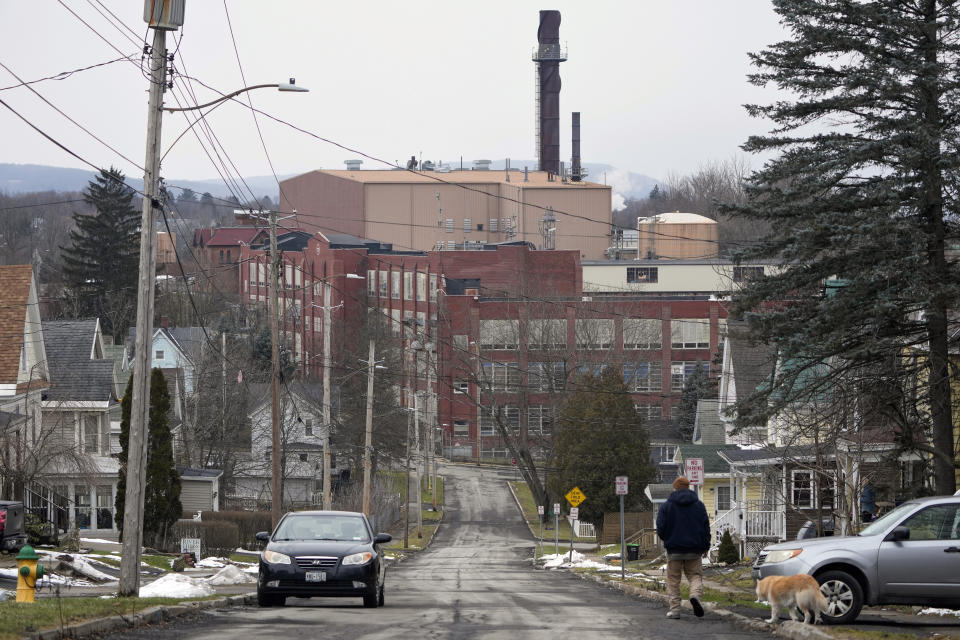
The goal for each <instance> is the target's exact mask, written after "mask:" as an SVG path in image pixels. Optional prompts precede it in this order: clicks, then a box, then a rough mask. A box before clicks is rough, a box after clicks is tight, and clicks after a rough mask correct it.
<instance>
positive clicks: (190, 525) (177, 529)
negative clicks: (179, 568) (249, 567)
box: [173, 520, 240, 557]
mask: <svg viewBox="0 0 960 640" xmlns="http://www.w3.org/2000/svg"><path fill="white" fill-rule="evenodd" d="M173 538H174V540H176V541H179V540H180V539H181V538H200V550H201V552H202V553H204V554H206V555H216V556H228V557H229V555H230V554H231V553H233V551H234V549H236V548H237V546H238V545H239V542H240V534H239V527H237V525H236V524H234V523H232V522H202V521H200V520H178V521H177V523H176V524H175V525H173ZM178 551H179V549H178Z"/></svg>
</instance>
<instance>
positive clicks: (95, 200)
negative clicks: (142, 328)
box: [60, 168, 140, 335]
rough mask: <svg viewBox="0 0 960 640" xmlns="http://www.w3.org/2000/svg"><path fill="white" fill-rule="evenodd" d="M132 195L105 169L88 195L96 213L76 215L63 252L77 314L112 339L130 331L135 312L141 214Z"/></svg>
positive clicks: (121, 180)
mask: <svg viewBox="0 0 960 640" xmlns="http://www.w3.org/2000/svg"><path fill="white" fill-rule="evenodd" d="M133 196H134V192H133V190H132V189H131V188H130V187H128V186H127V185H126V184H125V183H124V178H123V174H122V173H121V172H120V171H119V170H117V169H113V168H111V169H109V170H104V169H101V170H100V175H98V176H96V178H95V179H94V180H92V181H90V184H89V186H88V187H87V191H86V192H85V193H84V196H83V199H84V200H85V201H86V202H87V203H89V204H91V205H93V207H94V208H95V209H96V213H94V214H93V215H84V214H80V213H74V214H73V223H74V226H75V227H76V228H75V229H73V230H71V231H70V243H71V244H70V246H69V247H60V250H61V252H62V254H61V255H62V259H63V272H64V280H65V282H66V284H67V286H68V287H69V289H70V292H71V295H72V296H73V297H75V298H76V303H77V311H78V315H79V316H80V317H93V316H98V317H100V319H101V322H102V324H103V330H104V333H106V334H109V335H121V334H123V333H124V332H126V330H127V327H128V326H129V324H130V322H131V320H132V318H133V315H134V312H135V308H136V300H137V277H138V272H139V261H140V229H139V227H140V213H139V212H138V211H137V210H136V209H135V208H134V206H133Z"/></svg>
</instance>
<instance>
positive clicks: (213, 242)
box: [206, 227, 263, 247]
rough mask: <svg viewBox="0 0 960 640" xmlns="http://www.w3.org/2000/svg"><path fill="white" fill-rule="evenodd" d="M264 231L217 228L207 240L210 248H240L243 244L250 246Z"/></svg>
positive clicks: (251, 228)
mask: <svg viewBox="0 0 960 640" xmlns="http://www.w3.org/2000/svg"><path fill="white" fill-rule="evenodd" d="M262 231H263V229H258V228H256V227H217V228H216V229H214V230H213V235H212V236H210V239H209V240H207V242H206V246H208V247H238V246H240V244H241V243H243V244H250V243H251V242H252V241H253V239H254V238H256V237H257V235H258V234H260V233H261V232H262Z"/></svg>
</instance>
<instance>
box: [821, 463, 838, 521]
mask: <svg viewBox="0 0 960 640" xmlns="http://www.w3.org/2000/svg"><path fill="white" fill-rule="evenodd" d="M817 500H818V501H819V503H820V506H821V508H822V509H823V510H824V512H825V513H826V512H827V511H829V510H832V509H836V508H837V477H836V474H835V473H833V472H832V471H827V472H824V473H818V474H817Z"/></svg>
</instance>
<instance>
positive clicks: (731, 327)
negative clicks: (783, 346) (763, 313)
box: [727, 320, 777, 400]
mask: <svg viewBox="0 0 960 640" xmlns="http://www.w3.org/2000/svg"><path fill="white" fill-rule="evenodd" d="M727 328H728V331H729V335H730V358H731V360H732V362H733V375H734V380H735V381H736V382H735V384H736V385H737V399H738V400H742V399H744V398H747V397H749V396H750V395H751V394H753V393H754V392H755V391H756V390H757V388H758V387H759V386H760V385H761V384H763V383H764V382H769V380H770V378H771V376H772V375H773V372H774V369H775V367H776V363H777V350H776V347H773V346H771V345H766V344H753V343H752V342H751V341H750V340H749V330H748V328H747V324H746V323H745V322H742V321H739V320H728V321H727Z"/></svg>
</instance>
